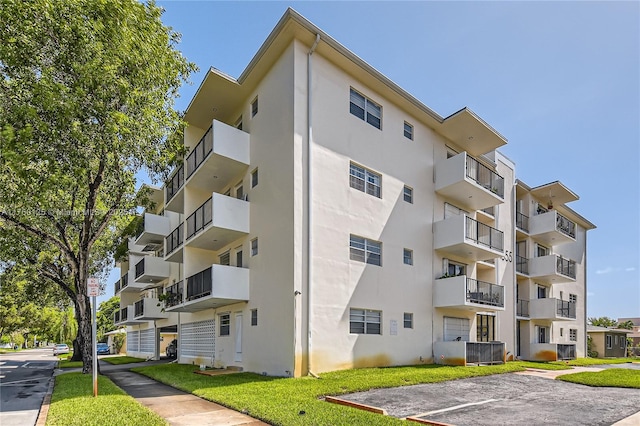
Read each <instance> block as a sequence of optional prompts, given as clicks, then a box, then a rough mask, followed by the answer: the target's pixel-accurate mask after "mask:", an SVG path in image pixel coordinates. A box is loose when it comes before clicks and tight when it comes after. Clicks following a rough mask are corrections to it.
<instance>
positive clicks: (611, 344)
mask: <svg viewBox="0 0 640 426" xmlns="http://www.w3.org/2000/svg"><path fill="white" fill-rule="evenodd" d="M605 338H606V339H607V349H611V348H612V347H613V343H612V340H613V339H612V338H611V335H610V334H607V335H606V336H605Z"/></svg>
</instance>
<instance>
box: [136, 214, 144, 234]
mask: <svg viewBox="0 0 640 426" xmlns="http://www.w3.org/2000/svg"><path fill="white" fill-rule="evenodd" d="M144 216H145V215H144V214H143V215H142V216H138V217H139V219H138V226H136V234H135V235H136V236H135V237H134V240H137V239H138V238H139V237H140V235H142V233H143V232H144Z"/></svg>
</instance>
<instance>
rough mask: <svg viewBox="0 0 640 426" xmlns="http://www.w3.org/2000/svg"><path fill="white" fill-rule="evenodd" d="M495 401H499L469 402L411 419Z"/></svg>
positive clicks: (416, 415) (428, 412) (418, 415)
mask: <svg viewBox="0 0 640 426" xmlns="http://www.w3.org/2000/svg"><path fill="white" fill-rule="evenodd" d="M495 401H500V400H499V399H487V400H486V401H479V402H469V403H467V404H460V405H455V406H453V407H449V408H443V409H441V410H433V411H427V412H426V413H422V414H414V415H413V416H411V417H424V416H430V415H432V414H440V413H446V412H447V411H453V410H459V409H460V408H466V407H472V406H474V405H482V404H488V403H490V402H495Z"/></svg>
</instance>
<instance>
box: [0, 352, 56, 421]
mask: <svg viewBox="0 0 640 426" xmlns="http://www.w3.org/2000/svg"><path fill="white" fill-rule="evenodd" d="M56 363H57V358H56V357H54V356H53V351H52V349H51V348H40V349H30V350H25V351H20V352H15V353H8V354H0V425H2V426H29V425H35V424H36V420H37V418H38V413H39V411H40V406H41V405H42V400H43V399H44V396H45V394H46V393H47V387H48V385H49V380H51V377H52V375H53V370H54V368H55V367H56Z"/></svg>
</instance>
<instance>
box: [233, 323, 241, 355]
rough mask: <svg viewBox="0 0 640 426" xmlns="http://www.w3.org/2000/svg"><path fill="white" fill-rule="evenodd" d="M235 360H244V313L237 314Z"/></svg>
mask: <svg viewBox="0 0 640 426" xmlns="http://www.w3.org/2000/svg"><path fill="white" fill-rule="evenodd" d="M234 361H238V362H240V361H242V314H236V356H235V358H234Z"/></svg>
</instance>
